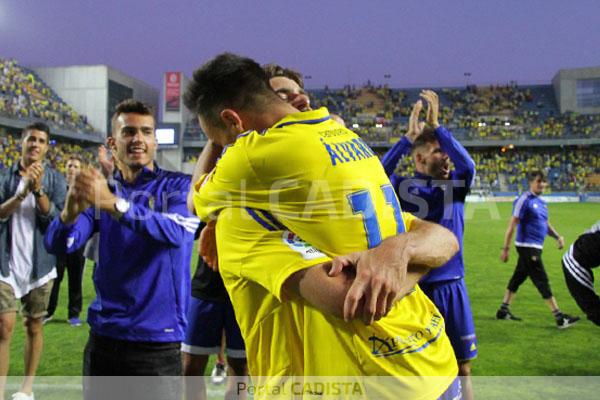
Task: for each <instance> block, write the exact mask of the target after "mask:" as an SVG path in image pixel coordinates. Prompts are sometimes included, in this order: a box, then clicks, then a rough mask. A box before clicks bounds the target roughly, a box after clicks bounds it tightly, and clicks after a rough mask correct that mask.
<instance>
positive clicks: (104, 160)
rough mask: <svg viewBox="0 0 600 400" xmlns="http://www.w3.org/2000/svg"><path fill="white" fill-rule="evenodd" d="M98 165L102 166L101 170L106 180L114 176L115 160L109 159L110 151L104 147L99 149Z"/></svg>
mask: <svg viewBox="0 0 600 400" xmlns="http://www.w3.org/2000/svg"><path fill="white" fill-rule="evenodd" d="M98 164H100V170H101V171H102V175H104V177H105V178H108V177H109V176H111V175H112V174H113V172H114V170H115V162H114V158H111V159H109V158H108V150H107V149H106V146H104V145H102V146H99V147H98Z"/></svg>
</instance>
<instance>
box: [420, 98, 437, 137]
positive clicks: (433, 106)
mask: <svg viewBox="0 0 600 400" xmlns="http://www.w3.org/2000/svg"><path fill="white" fill-rule="evenodd" d="M420 96H421V97H422V98H423V99H424V100H425V101H426V102H427V117H426V119H425V121H426V123H427V125H428V126H429V127H430V128H433V129H437V128H439V126H440V123H439V117H440V100H439V98H438V95H437V93H435V92H434V91H433V90H423V91H422V92H421V93H420Z"/></svg>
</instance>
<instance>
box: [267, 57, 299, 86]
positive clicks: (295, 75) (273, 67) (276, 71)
mask: <svg viewBox="0 0 600 400" xmlns="http://www.w3.org/2000/svg"><path fill="white" fill-rule="evenodd" d="M263 69H264V70H265V73H266V74H267V77H268V79H271V78H276V77H278V76H283V77H285V78H288V79H291V80H293V81H294V82H296V83H297V84H298V86H300V87H301V88H302V89H304V80H302V75H301V74H300V72H298V71H295V70H293V69H290V68H284V67H282V66H281V65H278V64H274V63H271V64H267V65H265V66H263Z"/></svg>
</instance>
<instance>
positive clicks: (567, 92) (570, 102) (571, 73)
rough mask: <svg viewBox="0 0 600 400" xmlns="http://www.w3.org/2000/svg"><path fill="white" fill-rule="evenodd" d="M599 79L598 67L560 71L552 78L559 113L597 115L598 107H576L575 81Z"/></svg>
mask: <svg viewBox="0 0 600 400" xmlns="http://www.w3.org/2000/svg"><path fill="white" fill-rule="evenodd" d="M581 79H600V67H590V68H573V69H561V70H559V71H558V73H557V74H556V75H555V76H554V78H552V85H553V86H554V92H555V94H556V102H557V103H558V107H559V109H560V112H561V113H564V112H567V111H574V112H576V113H579V114H598V113H600V107H578V106H577V93H576V89H577V81H578V80H581Z"/></svg>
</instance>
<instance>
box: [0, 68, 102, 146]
mask: <svg viewBox="0 0 600 400" xmlns="http://www.w3.org/2000/svg"><path fill="white" fill-rule="evenodd" d="M0 115H3V116H6V117H8V118H18V119H30V120H44V122H46V123H47V124H48V125H50V127H51V128H53V130H58V129H60V130H69V131H73V132H80V133H87V134H92V135H96V134H98V133H97V132H96V131H95V130H94V128H93V127H92V126H91V125H90V124H89V123H88V122H87V118H86V117H85V115H79V114H78V113H77V112H76V111H75V110H74V109H73V108H72V107H71V106H69V105H68V104H67V103H65V102H64V101H63V100H62V99H61V98H60V97H59V96H58V95H57V94H56V93H55V92H54V91H53V90H52V89H51V88H50V87H49V86H48V85H47V84H46V83H45V82H44V81H43V80H42V79H41V78H40V77H39V76H38V75H37V74H36V73H35V72H34V71H33V70H31V69H28V68H26V67H23V66H21V65H19V64H18V63H17V61H15V60H11V59H4V58H0Z"/></svg>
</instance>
